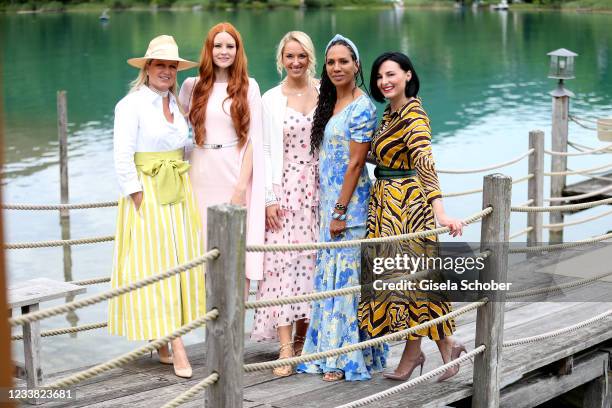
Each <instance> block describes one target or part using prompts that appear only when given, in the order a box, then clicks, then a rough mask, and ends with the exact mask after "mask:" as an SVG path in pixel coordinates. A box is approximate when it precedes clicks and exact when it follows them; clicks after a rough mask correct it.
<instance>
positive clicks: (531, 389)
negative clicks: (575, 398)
mask: <svg viewBox="0 0 612 408" xmlns="http://www.w3.org/2000/svg"><path fill="white" fill-rule="evenodd" d="M607 361H608V356H607V354H606V353H600V352H596V353H594V354H592V355H590V356H585V357H581V358H578V359H577V360H576V364H575V366H574V372H573V374H572V375H564V376H550V375H548V374H547V373H543V374H540V375H537V376H533V377H530V378H528V379H525V380H524V381H521V382H519V383H517V384H513V385H511V386H510V387H508V388H506V389H504V390H503V392H502V397H501V400H500V405H499V406H500V408H529V407H534V406H536V405H540V404H542V403H544V402H546V401H548V400H551V399H552V398H554V397H556V396H558V395H561V394H563V393H565V392H567V391H568V390H571V389H572V388H576V387H578V386H580V385H582V384H584V383H586V382H589V381H591V380H593V379H595V378H598V377H601V376H602V367H603V365H604V364H607ZM585 407H586V406H585ZM589 408H590V407H589ZM598 408H601V407H598Z"/></svg>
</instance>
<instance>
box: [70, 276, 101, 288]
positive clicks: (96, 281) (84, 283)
mask: <svg viewBox="0 0 612 408" xmlns="http://www.w3.org/2000/svg"><path fill="white" fill-rule="evenodd" d="M107 282H110V278H109V277H99V278H93V279H83V280H76V281H70V282H66V283H71V284H73V285H77V286H89V285H97V284H99V283H107Z"/></svg>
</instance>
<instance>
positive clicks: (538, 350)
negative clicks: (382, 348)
mask: <svg viewBox="0 0 612 408" xmlns="http://www.w3.org/2000/svg"><path fill="white" fill-rule="evenodd" d="M592 300H593V301H592V302H571V303H570V302H563V303H561V302H558V303H550V302H548V303H527V302H524V303H508V304H507V305H506V314H505V325H504V327H505V332H504V339H505V340H512V339H515V338H521V337H525V336H531V335H537V334H540V333H543V332H547V331H551V330H554V329H557V328H561V327H565V326H569V325H572V324H575V323H578V322H580V321H583V320H586V319H588V318H590V317H593V316H594V315H597V314H599V313H602V312H604V311H607V310H609V309H610V308H611V307H612V302H609V301H610V297H609V294H602V295H600V298H592ZM606 301H608V302H606ZM475 317H476V313H475V312H472V313H468V314H466V315H463V316H461V317H460V318H458V319H457V326H458V330H457V334H456V338H457V339H458V340H460V341H462V342H464V343H465V344H466V345H468V349H472V348H473V347H474V333H475ZM402 344H403V343H394V344H392V345H391V353H390V357H389V361H388V367H390V368H392V367H394V366H395V365H396V364H397V362H398V360H399V357H400V355H401V351H402ZM422 344H423V350H424V352H425V353H426V356H427V361H426V364H425V371H430V370H432V369H433V368H435V367H438V366H440V365H441V364H442V361H441V359H440V355H439V352H438V351H437V348H436V346H435V344H434V343H433V342H431V341H428V340H426V339H425V340H423V343H422ZM611 352H612V319H607V320H604V321H602V323H599V324H594V325H590V326H587V327H586V328H583V329H580V330H579V331H577V332H574V333H571V334H569V335H563V336H559V337H555V338H551V339H547V340H544V341H539V342H536V343H531V344H527V345H521V346H515V347H508V348H505V349H504V351H503V370H502V384H501V385H502V387H503V388H502V392H501V404H500V406H502V407H512V408H517V407H532V406H536V405H538V404H541V403H543V402H545V401H547V400H550V399H552V398H554V397H556V396H559V395H561V394H564V393H566V392H568V391H569V390H571V389H573V388H576V387H578V386H581V385H582V384H588V387H585V388H586V392H585V398H587V397H588V396H589V395H591V394H592V393H593V392H594V391H593V390H589V387H590V388H593V387H595V388H597V387H598V384H597V379H598V378H601V377H602V376H605V375H606V373H605V371H604V370H605V369H607V370H610V353H611ZM188 353H189V355H190V359H191V363H192V366H193V368H194V376H193V378H191V379H189V380H183V379H180V378H178V377H176V376H174V375H173V374H172V369H171V367H169V366H163V365H161V364H159V363H158V362H157V359H156V357H155V356H154V357H153V358H149V357H148V356H147V357H146V358H141V359H139V360H138V361H136V362H135V363H133V364H130V365H128V366H125V367H123V368H121V369H116V370H113V371H111V372H109V373H106V374H104V375H102V376H100V377H97V378H95V379H92V380H89V381H86V382H84V383H82V384H80V385H78V386H76V387H75V391H76V395H77V400H76V401H71V402H63V403H60V402H55V403H46V404H43V405H41V406H43V407H96V408H101V407H124V406H130V407H134V408H137V407H143V408H152V407H159V406H162V405H163V404H164V403H166V402H168V401H170V400H172V399H173V398H174V397H175V396H177V395H178V394H180V393H181V392H183V391H186V390H187V389H188V388H189V387H191V386H193V385H194V384H195V383H197V382H198V381H200V380H201V379H202V378H203V377H204V370H205V368H204V346H203V344H196V345H193V346H191V347H189V348H188ZM276 357H277V349H276V345H274V344H271V343H254V342H251V341H248V340H247V342H246V348H245V363H254V362H260V361H267V360H273V359H275V358H276ZM568 363H569V364H571V366H572V369H571V370H570V373H568V374H566V375H560V374H559V371H560V368H559V367H560V366H567V364H568ZM79 370H80V369H79ZM74 371H78V370H72V371H69V372H62V373H57V374H54V375H51V376H49V378H48V380H53V379H57V378H60V377H63V376H65V375H67V374H70V373H71V372H74ZM566 371H567V370H566ZM608 374H611V373H610V372H608ZM417 375H418V373H416V372H415V373H414V374H413V378H414V377H416V376H417ZM608 378H609V380H608V381H609V382H611V383H610V384H609V387H608V389H612V380H610V378H612V377H611V376H608ZM471 382H472V365H471V364H470V363H468V364H466V365H463V366H462V367H461V371H460V373H459V374H458V375H457V376H456V377H454V378H452V379H450V380H448V381H445V382H443V383H435V382H430V383H426V384H422V385H419V386H416V387H414V388H411V389H410V390H409V391H408V392H401V393H398V394H395V395H393V396H391V397H389V398H386V399H385V400H383V401H381V402H377V403H372V404H370V405H368V406H371V407H379V408H382V407H385V408H388V407H408V406H410V407H439V406H447V405H449V404H454V403H457V402H459V401H467V400H469V398H470V396H471V393H472V386H471ZM398 384H399V383H397V382H394V381H390V380H387V379H384V378H383V377H382V376H381V375H380V374H375V375H374V376H373V378H372V380H370V381H363V382H344V381H343V382H337V383H328V382H324V381H322V379H321V377H320V376H317V375H310V374H296V375H293V376H291V377H287V378H275V377H274V376H273V375H272V373H271V370H266V371H261V372H256V373H248V374H245V376H244V386H245V389H244V405H243V406H244V407H248V408H255V407H262V408H263V407H267V408H289V407H291V408H293V407H313V408H314V407H316V408H323V407H335V406H337V405H340V404H343V403H347V402H351V401H354V400H356V399H359V398H362V397H365V396H368V395H371V394H373V393H376V392H379V391H382V390H385V389H387V388H390V387H392V386H395V385H398ZM608 398H609V396H608ZM608 401H609V400H608ZM203 403H204V397H203V395H200V396H198V397H196V398H194V399H193V400H191V401H190V402H187V403H186V404H184V405H183V406H184V407H201V406H202V405H203ZM608 403H609V402H608ZM23 406H26V405H25V404H23ZM582 406H584V407H587V408H589V407H595V406H597V407H598V408H601V407H602V406H600V405H582ZM607 406H610V405H607Z"/></svg>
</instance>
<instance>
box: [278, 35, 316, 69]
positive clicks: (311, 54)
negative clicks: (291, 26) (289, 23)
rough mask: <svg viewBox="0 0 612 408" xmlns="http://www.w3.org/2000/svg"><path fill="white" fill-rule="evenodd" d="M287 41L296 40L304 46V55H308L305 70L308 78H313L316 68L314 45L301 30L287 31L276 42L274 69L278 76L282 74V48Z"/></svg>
mask: <svg viewBox="0 0 612 408" xmlns="http://www.w3.org/2000/svg"><path fill="white" fill-rule="evenodd" d="M289 41H296V42H297V43H298V44H300V45H301V46H302V48H304V51H306V55H307V56H308V68H307V69H306V71H307V73H308V76H309V77H310V78H314V76H315V73H316V69H317V57H316V55H315V47H314V44H313V43H312V40H311V39H310V37H309V36H308V34H306V33H305V32H302V31H289V32H288V33H287V34H285V35H284V36H283V38H281V40H280V42H279V43H278V47H276V70H277V71H278V73H279V74H280V76H281V77H282V76H283V69H284V68H285V66H284V65H283V50H284V48H285V45H287V43H288V42H289Z"/></svg>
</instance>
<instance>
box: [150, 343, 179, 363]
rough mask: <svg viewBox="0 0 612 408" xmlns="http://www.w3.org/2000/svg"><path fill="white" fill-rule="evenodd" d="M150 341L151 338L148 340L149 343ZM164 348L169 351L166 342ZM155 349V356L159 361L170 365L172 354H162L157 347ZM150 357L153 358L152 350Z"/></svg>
mask: <svg viewBox="0 0 612 408" xmlns="http://www.w3.org/2000/svg"><path fill="white" fill-rule="evenodd" d="M152 341H153V340H149V343H151V342H152ZM160 348H161V347H160ZM166 348H167V349H168V351H170V349H169V347H168V345H167V344H166ZM155 351H157V356H158V357H159V362H160V363H162V364H167V365H170V364H172V363H173V358H172V356H162V355H161V354H159V349H156V350H155ZM150 357H151V358H153V351H151V354H150Z"/></svg>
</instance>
